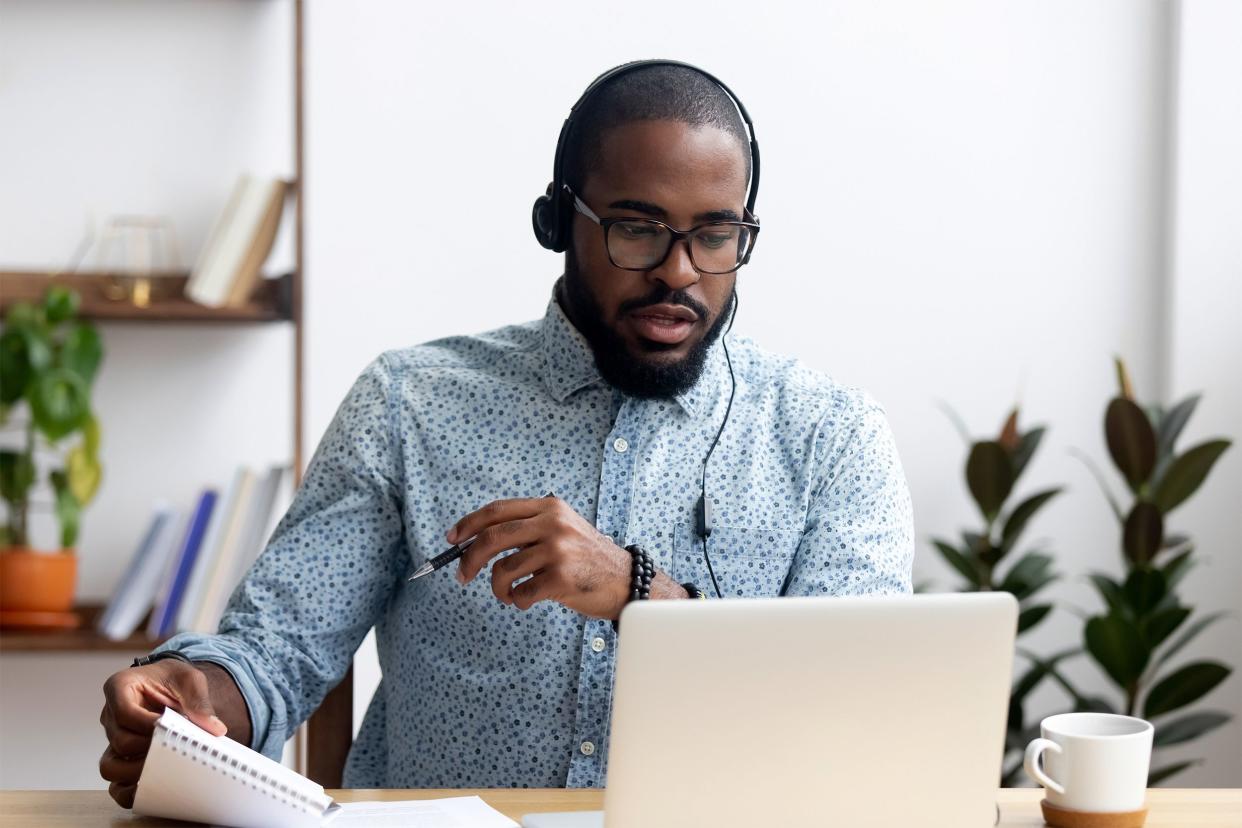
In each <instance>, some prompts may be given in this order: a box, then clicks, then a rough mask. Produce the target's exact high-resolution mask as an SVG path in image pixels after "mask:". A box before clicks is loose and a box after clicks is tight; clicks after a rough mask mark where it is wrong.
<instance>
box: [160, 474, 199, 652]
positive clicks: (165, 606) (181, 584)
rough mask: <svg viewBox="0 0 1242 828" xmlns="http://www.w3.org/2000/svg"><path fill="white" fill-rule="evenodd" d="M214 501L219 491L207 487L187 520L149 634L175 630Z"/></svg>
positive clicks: (166, 632)
mask: <svg viewBox="0 0 1242 828" xmlns="http://www.w3.org/2000/svg"><path fill="white" fill-rule="evenodd" d="M215 505H216V492H215V491H214V490H212V489H205V490H204V491H203V493H202V494H201V495H199V498H198V504H197V505H196V506H195V507H194V511H193V513H192V514H191V515H190V518H189V520H188V521H187V522H186V527H185V533H184V534H183V535H182V538H181V544H180V546H179V547H178V548H177V553H176V555H175V557H174V558H173V559H172V560H173V562H172V564H171V565H170V567H169V573H170V574H169V575H168V576H167V580H166V581H165V586H164V589H163V591H162V593H161V596H160V601H159V602H158V603H157V604H156V606H155V610H154V611H153V612H152V613H151V619H150V621H149V622H148V623H147V636H148V637H150V638H163V637H164V636H166V635H168V634H169V633H171V632H172V629H173V621H174V620H175V619H176V617H177V607H178V605H179V604H180V602H181V597H182V595H183V594H184V593H185V588H186V584H187V583H189V580H190V573H191V572H192V571H193V569H194V560H195V558H196V557H197V556H198V550H199V547H200V546H201V545H202V542H203V534H204V533H205V532H206V529H207V521H208V520H209V519H210V518H211V511H212V509H213V508H215Z"/></svg>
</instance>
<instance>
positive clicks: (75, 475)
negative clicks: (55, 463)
mask: <svg viewBox="0 0 1242 828" xmlns="http://www.w3.org/2000/svg"><path fill="white" fill-rule="evenodd" d="M65 472H66V476H67V477H68V478H69V491H71V492H73V496H74V497H75V498H76V499H77V501H78V504H79V505H81V506H85V505H86V504H87V503H90V502H91V500H93V499H94V497H95V492H97V491H99V482H100V480H101V479H102V477H103V469H102V468H101V467H100V465H99V458H98V457H94V456H92V455H90V454H87V453H86V446H85V445H77V446H74V447H73V448H72V449H70V450H69V453H68V454H66V455H65Z"/></svg>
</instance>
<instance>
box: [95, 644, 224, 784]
mask: <svg viewBox="0 0 1242 828" xmlns="http://www.w3.org/2000/svg"><path fill="white" fill-rule="evenodd" d="M204 666H205V667H207V668H208V669H219V668H216V667H215V665H204ZM221 672H223V671H221ZM229 681H230V683H231V681H232V679H231V678H230V679H229ZM103 691H104V707H103V712H102V713H100V714H99V723H100V724H102V725H103V728H104V732H105V733H106V734H107V736H108V748H107V750H105V751H104V752H103V756H101V757H100V758H99V775H100V776H102V777H103V778H104V779H106V780H108V781H109V782H111V783H112V784H111V785H109V786H108V793H109V794H111V795H112V798H113V799H115V800H116V801H117V802H118V803H119V804H120V805H121V807H123V808H131V807H133V805H134V794H135V792H136V791H137V790H138V777H139V776H140V775H141V774H142V764H143V762H144V761H145V759H146V756H147V750H148V748H150V746H151V734H152V733H153V732H154V730H155V722H156V720H158V719H159V717H160V714H161V713H163V712H164V708H165V707H171V708H172V709H173V710H176V711H177V712H178V713H181V714H182V715H183V716H185V717H186V718H188V719H189V720H190V721H192V722H194V723H195V724H196V725H198V726H199V727H201V728H203V729H204V730H206V731H207V732H208V733H212V734H215V735H216V736H223V735H224V734H225V733H226V732H228V727H226V726H225V724H224V722H223V721H221V719H220V718H219V717H218V716H216V711H215V708H214V707H213V706H212V702H211V682H209V681H208V676H207V674H206V672H205V671H204V670H201V669H199V668H198V667H195V666H193V665H190V664H186V663H185V662H184V661H177V660H176V659H171V658H166V659H163V660H161V661H157V662H155V663H154V664H148V665H146V666H144V667H131V668H129V669H128V670H122V671H121V672H119V673H114V674H113V675H112V676H111V677H110V678H109V679H108V680H107V681H106V682H104V687H103Z"/></svg>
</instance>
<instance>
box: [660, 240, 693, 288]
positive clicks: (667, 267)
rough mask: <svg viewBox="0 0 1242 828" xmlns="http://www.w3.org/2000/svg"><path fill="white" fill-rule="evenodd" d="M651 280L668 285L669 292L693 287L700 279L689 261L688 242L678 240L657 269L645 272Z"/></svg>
mask: <svg viewBox="0 0 1242 828" xmlns="http://www.w3.org/2000/svg"><path fill="white" fill-rule="evenodd" d="M647 274H648V276H649V277H650V278H652V279H657V280H659V281H661V282H663V283H664V284H666V285H668V287H669V288H670V289H671V290H681V289H683V288H687V287H689V286H690V285H693V284H694V283H695V282H697V281H698V280H699V279H700V276H699V272H698V271H697V270H695V269H694V264H693V263H692V262H691V261H690V240H689V239H678V240H677V241H675V242H673V247H672V249H670V250H669V251H668V255H667V256H665V257H664V261H663V262H661V263H660V266H659V267H656V268H653V269H652V270H649V271H648V272H647Z"/></svg>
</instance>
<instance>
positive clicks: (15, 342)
mask: <svg viewBox="0 0 1242 828" xmlns="http://www.w3.org/2000/svg"><path fill="white" fill-rule="evenodd" d="M79 302H80V299H79V297H78V294H77V293H75V292H74V291H72V290H69V289H66V288H63V287H52V288H50V289H49V290H48V291H47V293H46V294H45V295H44V298H43V302H42V304H32V303H30V302H15V303H14V304H13V305H12V306H11V307H10V308H9V311H8V313H7V314H6V315H5V320H4V332H3V333H2V334H0V427H4V428H7V429H10V430H13V431H17V432H19V433H20V435H21V436H20V438H19V440H17V441H16V442H17V443H18V445H17V446H16V447H15V448H7V447H6V448H4V449H2V450H0V499H3V500H4V502H5V504H6V505H7V508H8V519H7V522H6V523H5V524H4V525H0V548H4V547H25V546H28V545H29V542H30V538H29V532H30V506H31V499H30V491H31V489H32V488H33V487H34V485H35V483H36V482H37V481H36V478H37V474H38V469H37V466H36V463H35V450H36V447H38V448H43V446H36V443H37V441H38V439H39V438H40V437H42V438H43V439H44V440H46V442H47V445H48V447H50V448H52V449H53V450H54V451H55V453H57V454H58V455H60V456H62V457H63V466H62V467H60V468H55V469H52V470H51V471H50V473H49V475H48V477H49V482H50V483H51V484H52V490H53V492H54V493H55V504H54V509H55V512H56V517H57V521H58V522H59V524H60V541H61V547H62V548H64V549H72V548H73V546H74V544H75V543H76V542H77V537H78V526H79V523H80V517H81V511H82V507H84V506H85V505H86V504H87V503H89V502H90V500H91V499H92V498H93V497H94V496H95V492H96V491H97V490H98V488H99V482H100V479H101V477H102V473H103V472H102V469H101V467H100V464H99V422H98V421H97V420H96V419H95V416H94V415H93V414H92V413H91V384H92V382H93V381H94V379H95V375H96V373H97V372H98V370H99V364H100V362H101V361H102V359H103V345H102V343H101V341H100V338H99V332H98V331H97V330H96V329H95V326H94V325H92V324H90V323H89V322H82V321H79V320H78V319H77V318H76V317H77V312H78V306H79ZM23 403H24V404H25V405H24V406H23V405H22V404H23ZM19 408H24V409H25V410H26V414H27V416H26V417H25V419H24V421H22V422H17V419H18V418H16V417H14V416H13V414H14V412H15V411H16V410H18V409H19ZM75 434H80V435H81V438H82V439H81V440H80V441H79V442H77V443H76V444H74V445H72V446H69V447H67V448H65V447H64V446H63V445H62V444H63V442H64V441H65V440H66V438H69V437H71V436H73V435H75Z"/></svg>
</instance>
